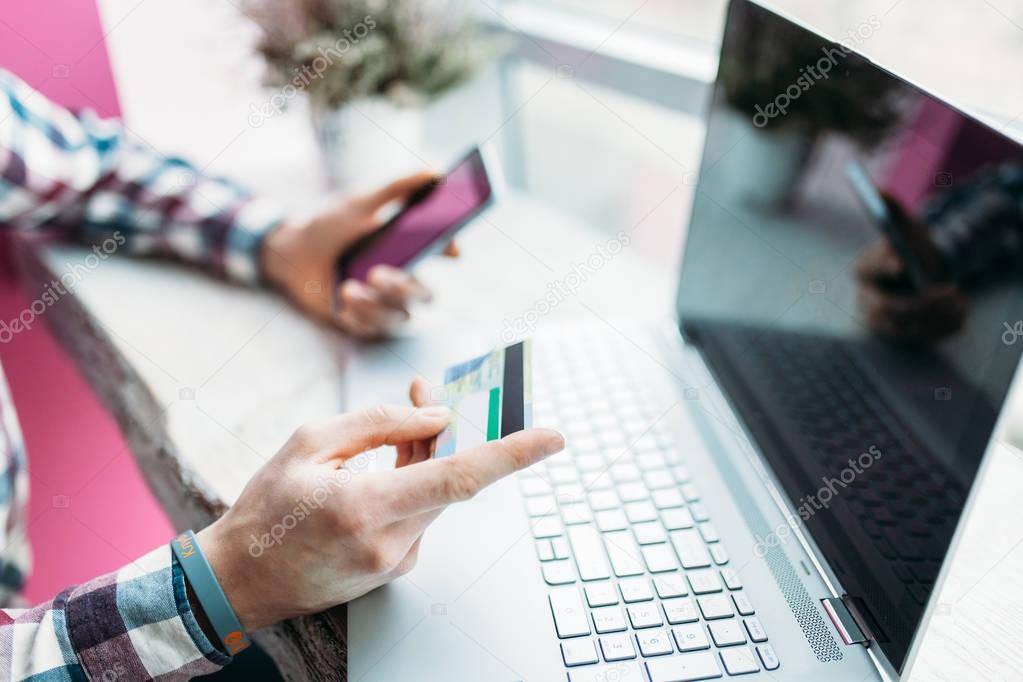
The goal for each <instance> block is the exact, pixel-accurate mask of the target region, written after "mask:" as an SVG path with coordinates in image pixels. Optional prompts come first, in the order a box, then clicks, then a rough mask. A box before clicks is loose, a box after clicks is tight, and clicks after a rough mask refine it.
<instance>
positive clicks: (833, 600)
mask: <svg viewBox="0 0 1023 682" xmlns="http://www.w3.org/2000/svg"><path fill="white" fill-rule="evenodd" d="M821 605H822V606H823V607H824V611H825V613H827V614H828V618H830V619H831V622H832V623H834V625H835V629H836V630H838V634H839V636H840V637H841V638H842V641H843V642H845V643H846V644H862V645H863V646H867V647H868V646H870V636H869V632H868V631H867V630H866V628H865V626H864V625H863V624H862V623H863V621H862V620H860V619H859V618H857V617H856V610H855V606H853V605H852V603H851V600H850V599H849V595H843V596H842V597H841V598H838V597H828V598H827V599H821Z"/></svg>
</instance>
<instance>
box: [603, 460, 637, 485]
mask: <svg viewBox="0 0 1023 682" xmlns="http://www.w3.org/2000/svg"><path fill="white" fill-rule="evenodd" d="M610 473H611V480H612V481H614V482H615V483H624V482H626V481H638V480H639V478H640V472H639V467H637V466H636V465H635V464H614V465H612V466H611V468H610Z"/></svg>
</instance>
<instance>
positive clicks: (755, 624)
mask: <svg viewBox="0 0 1023 682" xmlns="http://www.w3.org/2000/svg"><path fill="white" fill-rule="evenodd" d="M743 623H744V624H745V626H746V632H747V633H749V638H750V641H751V642H758V643H759V642H766V641H767V630H765V629H764V625H763V623H761V622H760V619H759V618H747V619H746V620H744V621H743Z"/></svg>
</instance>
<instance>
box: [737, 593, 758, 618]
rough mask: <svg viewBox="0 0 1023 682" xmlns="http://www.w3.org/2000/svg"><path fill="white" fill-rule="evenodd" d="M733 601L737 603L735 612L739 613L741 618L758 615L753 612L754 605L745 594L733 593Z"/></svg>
mask: <svg viewBox="0 0 1023 682" xmlns="http://www.w3.org/2000/svg"><path fill="white" fill-rule="evenodd" d="M732 601H733V602H735V610H736V611H738V612H739V615H740V616H752V615H753V614H754V613H756V612H755V611H754V610H753V604H752V603H751V602H750V600H749V597H747V596H746V593H745V592H735V593H733V594H732Z"/></svg>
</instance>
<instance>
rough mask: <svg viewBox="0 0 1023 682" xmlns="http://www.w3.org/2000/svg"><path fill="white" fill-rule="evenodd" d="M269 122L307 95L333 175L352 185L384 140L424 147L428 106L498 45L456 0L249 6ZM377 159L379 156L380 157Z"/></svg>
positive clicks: (255, 2) (323, 0)
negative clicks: (374, 143) (373, 142)
mask: <svg viewBox="0 0 1023 682" xmlns="http://www.w3.org/2000/svg"><path fill="white" fill-rule="evenodd" d="M245 9H246V13H247V14H248V15H249V16H250V17H251V18H252V19H253V20H254V21H255V23H256V24H257V26H258V27H259V31H260V38H259V42H258V51H259V53H260V54H261V55H262V57H263V58H264V60H265V61H266V73H265V78H264V80H265V83H266V84H267V85H268V86H269V87H272V88H274V89H275V96H276V100H275V98H274V96H272V97H271V99H270V102H269V106H266V105H264V107H266V108H267V109H268V111H264V112H263V113H262V115H264V116H265V115H267V114H270V115H272V114H273V113H275V112H276V111H278V110H279V109H280V108H281V107H283V106H286V105H287V103H288V102H289V101H290V100H291V99H292V98H294V97H295V96H297V95H298V94H301V93H304V94H305V95H306V96H307V97H308V100H309V109H310V114H311V117H312V122H313V126H314V129H315V132H316V138H317V141H318V143H319V146H320V151H321V152H322V154H323V157H324V161H325V163H326V168H327V171H328V176H329V177H330V179H331V181H332V182H333V183H334V184H342V185H343V184H350V183H351V182H352V181H353V180H354V179H355V177H356V170H355V169H356V168H358V169H359V170H358V173H359V174H365V173H366V167H367V165H372V164H373V163H374V162H379V161H381V159H380V158H379V157H380V156H381V155H380V150H379V149H376V150H374V149H370V148H367V146H366V145H364V144H361V141H363V140H366V139H369V138H379V137H380V135H381V134H383V135H385V136H386V137H387V138H389V139H390V140H391V141H392V142H394V143H397V144H399V145H401V146H403V147H405V148H406V149H408V150H410V151H414V150H416V149H418V148H419V145H420V143H421V138H422V125H423V112H424V109H425V107H426V105H427V104H429V103H430V102H431V101H433V100H435V99H436V98H438V97H440V96H441V95H443V94H444V93H446V92H448V91H450V90H451V89H453V88H454V87H455V86H457V85H459V84H461V83H463V82H465V81H466V80H468V79H469V78H470V77H471V76H472V75H473V74H474V73H475V72H476V71H477V70H478V69H479V68H480V67H481V66H482V65H484V64H485V63H486V62H487V61H488V58H489V57H490V56H492V55H493V53H494V43H493V42H492V41H490V40H487V39H486V38H485V36H484V35H483V33H482V30H481V28H480V27H479V25H478V24H477V22H475V21H474V20H473V19H472V17H471V16H470V15H469V14H468V13H467V11H466V10H465V7H464V3H462V2H454V1H452V0H249V2H248V3H247V5H246V8H245ZM374 152H375V153H374Z"/></svg>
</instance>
